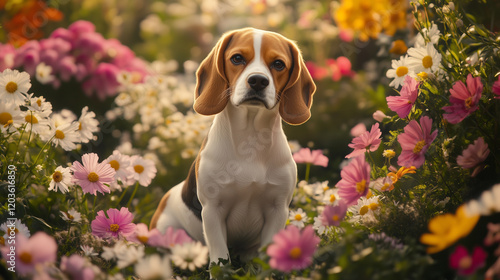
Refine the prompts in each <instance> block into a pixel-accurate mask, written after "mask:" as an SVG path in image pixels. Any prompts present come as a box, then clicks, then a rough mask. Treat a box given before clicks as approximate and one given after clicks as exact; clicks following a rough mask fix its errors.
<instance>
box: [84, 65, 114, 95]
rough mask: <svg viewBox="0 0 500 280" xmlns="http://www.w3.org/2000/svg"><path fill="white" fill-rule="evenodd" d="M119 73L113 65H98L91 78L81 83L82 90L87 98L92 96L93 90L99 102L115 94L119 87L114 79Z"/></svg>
mask: <svg viewBox="0 0 500 280" xmlns="http://www.w3.org/2000/svg"><path fill="white" fill-rule="evenodd" d="M119 73H120V69H119V68H118V67H116V66H115V65H113V64H110V63H100V64H99V65H98V66H97V68H96V69H95V70H94V73H92V75H91V77H90V78H89V79H88V80H86V81H85V82H84V83H83V85H82V87H83V90H84V91H85V93H86V94H87V95H89V96H90V95H92V92H93V91H94V90H95V91H96V92H97V97H99V99H100V100H104V99H105V98H106V97H109V96H113V95H114V94H116V89H117V88H118V86H119V85H120V83H119V82H118V80H117V78H116V77H117V76H118V74H119Z"/></svg>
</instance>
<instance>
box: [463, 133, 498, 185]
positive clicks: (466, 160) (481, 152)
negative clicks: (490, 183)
mask: <svg viewBox="0 0 500 280" xmlns="http://www.w3.org/2000/svg"><path fill="white" fill-rule="evenodd" d="M489 154H490V149H488V144H487V143H485V142H484V139H483V137H479V138H477V139H476V141H474V143H473V144H470V145H469V146H468V147H467V148H466V149H465V150H463V152H462V155H460V156H458V157H457V163H458V165H460V166H461V167H462V168H463V169H468V168H474V171H473V172H472V175H471V177H475V176H476V175H477V174H478V173H479V172H480V171H481V170H482V169H483V167H484V166H483V165H481V163H482V162H483V161H485V160H486V158H487V157H488V155H489Z"/></svg>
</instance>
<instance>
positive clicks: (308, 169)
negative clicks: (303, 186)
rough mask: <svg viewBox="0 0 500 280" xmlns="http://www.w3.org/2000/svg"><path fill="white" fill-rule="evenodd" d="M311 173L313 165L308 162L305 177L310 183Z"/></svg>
mask: <svg viewBox="0 0 500 280" xmlns="http://www.w3.org/2000/svg"><path fill="white" fill-rule="evenodd" d="M310 171H311V163H310V162H308V163H306V177H305V180H306V182H309V172H310Z"/></svg>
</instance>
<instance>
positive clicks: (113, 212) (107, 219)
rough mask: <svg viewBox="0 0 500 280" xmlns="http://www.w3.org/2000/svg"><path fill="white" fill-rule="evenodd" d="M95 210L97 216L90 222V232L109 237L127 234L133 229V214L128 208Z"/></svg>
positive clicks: (132, 231)
mask: <svg viewBox="0 0 500 280" xmlns="http://www.w3.org/2000/svg"><path fill="white" fill-rule="evenodd" d="M106 214H107V215H105V214H104V211H102V210H101V211H99V212H97V217H95V220H93V221H92V223H91V224H90V226H91V228H92V234H93V235H95V236H98V237H101V238H111V237H120V236H125V237H127V236H129V235H131V234H133V233H134V231H135V224H133V223H132V220H133V219H134V216H133V215H132V213H130V211H129V210H128V208H126V207H122V208H121V209H120V210H119V211H118V209H114V208H111V209H108V211H106Z"/></svg>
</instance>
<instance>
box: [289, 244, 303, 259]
mask: <svg viewBox="0 0 500 280" xmlns="http://www.w3.org/2000/svg"><path fill="white" fill-rule="evenodd" d="M289 255H290V257H291V258H292V259H298V258H300V256H301V255H302V250H301V249H300V248H299V247H293V248H292V250H290V253H289Z"/></svg>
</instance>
